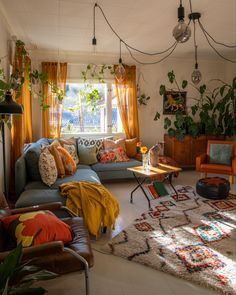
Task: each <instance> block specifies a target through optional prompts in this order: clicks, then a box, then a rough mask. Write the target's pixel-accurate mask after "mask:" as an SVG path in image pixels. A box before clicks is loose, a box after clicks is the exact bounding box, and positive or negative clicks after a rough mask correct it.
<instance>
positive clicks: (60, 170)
mask: <svg viewBox="0 0 236 295" xmlns="http://www.w3.org/2000/svg"><path fill="white" fill-rule="evenodd" d="M48 149H49V151H50V153H51V154H52V155H53V157H54V160H55V162H56V166H57V173H58V177H64V176H65V168H64V165H63V162H62V158H61V155H60V153H59V151H58V150H57V148H56V145H49V147H48Z"/></svg>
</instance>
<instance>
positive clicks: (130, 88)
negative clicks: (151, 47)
mask: <svg viewBox="0 0 236 295" xmlns="http://www.w3.org/2000/svg"><path fill="white" fill-rule="evenodd" d="M125 71H126V75H125V79H124V81H122V82H118V81H117V80H115V81H116V95H117V100H118V108H119V113H120V117H121V121H122V125H123V128H124V131H125V134H126V137H127V138H135V137H137V138H138V139H139V124H138V106H137V93H136V66H127V65H126V66H125Z"/></svg>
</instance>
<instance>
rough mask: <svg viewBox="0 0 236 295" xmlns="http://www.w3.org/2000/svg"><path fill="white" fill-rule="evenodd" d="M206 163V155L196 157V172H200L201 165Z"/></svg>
mask: <svg viewBox="0 0 236 295" xmlns="http://www.w3.org/2000/svg"><path fill="white" fill-rule="evenodd" d="M206 161H207V154H206V153H204V154H201V155H199V156H197V157H196V170H197V171H200V170H201V164H203V163H206Z"/></svg>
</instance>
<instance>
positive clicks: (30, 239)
mask: <svg viewBox="0 0 236 295" xmlns="http://www.w3.org/2000/svg"><path fill="white" fill-rule="evenodd" d="M1 221H2V222H3V224H4V227H5V229H6V230H7V231H8V233H9V234H10V236H11V237H12V238H13V239H14V240H16V243H17V244H19V243H21V242H22V246H23V247H29V246H32V245H39V244H44V243H48V242H52V241H63V242H64V243H68V242H70V241H71V240H72V232H71V229H70V226H69V225H67V224H66V223H64V222H63V221H61V220H60V219H59V218H57V217H56V216H55V215H54V214H53V213H52V212H50V211H35V212H28V213H23V214H16V215H10V216H6V217H3V218H1Z"/></svg>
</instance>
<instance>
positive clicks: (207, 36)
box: [93, 0, 236, 65]
mask: <svg viewBox="0 0 236 295" xmlns="http://www.w3.org/2000/svg"><path fill="white" fill-rule="evenodd" d="M181 4H182V1H181ZM189 6H190V12H191V14H192V13H193V10H192V1H191V0H189ZM96 7H98V8H99V10H100V11H101V13H102V15H103V17H104V19H105V21H106V23H107V25H108V26H109V27H110V29H111V31H112V32H113V33H114V34H115V35H116V37H117V38H118V39H119V41H120V43H123V44H124V45H125V47H126V49H127V50H128V52H129V54H130V56H131V58H132V59H133V60H135V61H136V62H137V63H139V64H142V65H151V64H157V63H160V62H162V61H163V60H165V59H167V58H168V57H169V56H170V55H171V54H172V53H173V52H174V50H175V48H176V47H177V45H178V42H177V41H175V42H174V43H173V44H172V45H171V46H170V47H168V48H167V49H165V50H162V51H159V52H154V53H149V52H145V51H142V50H140V49H138V48H135V47H133V46H131V45H129V44H128V43H127V42H126V41H124V40H123V39H122V38H121V37H120V36H119V34H118V33H117V32H116V31H115V29H114V28H113V27H112V25H111V23H110V22H109V20H108V18H107V17H106V15H105V13H104V11H103V9H102V8H101V6H100V5H99V4H97V3H95V5H94V20H95V9H96ZM197 20H198V23H199V26H200V28H201V30H202V32H203V34H204V36H205V38H206V40H207V42H208V44H209V46H210V47H211V48H212V49H213V50H214V51H215V52H216V54H217V55H218V56H220V57H221V58H223V59H224V60H226V61H229V62H232V63H235V62H236V61H234V60H231V59H229V58H226V57H224V56H223V55H222V54H221V53H220V52H218V50H217V49H216V48H215V47H214V46H213V45H212V44H211V42H210V40H209V38H210V39H211V40H212V41H213V42H215V43H216V44H219V45H222V46H225V47H228V48H236V46H234V45H227V44H225V43H222V42H217V41H216V40H215V39H214V38H213V37H212V36H211V35H210V34H209V33H208V32H207V31H206V30H205V29H204V27H203V25H202V23H201V22H200V20H199V18H198V19H197ZM190 22H191V19H190V20H189V22H188V24H187V26H189V25H190ZM193 25H194V47H195V61H196V63H197V44H196V27H195V25H196V24H195V19H193ZM93 29H94V37H95V21H94V28H93ZM131 50H133V51H136V52H138V53H141V54H144V55H148V56H155V55H161V54H164V53H167V52H168V51H170V52H169V53H168V54H167V55H166V56H164V57H163V58H161V59H160V60H158V61H155V62H141V61H140V60H138V58H136V57H135V56H134V55H133V53H132V51H131Z"/></svg>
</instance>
